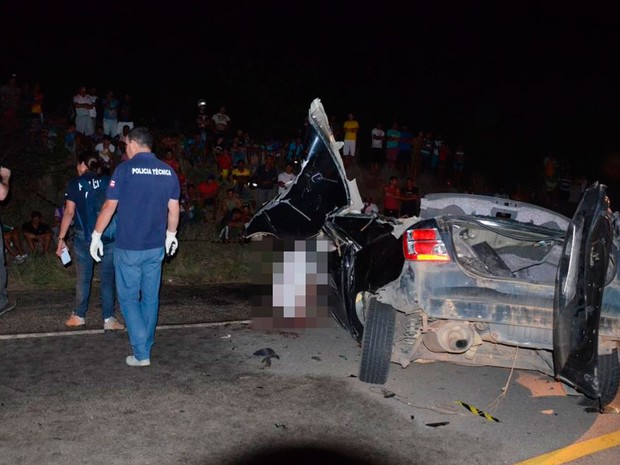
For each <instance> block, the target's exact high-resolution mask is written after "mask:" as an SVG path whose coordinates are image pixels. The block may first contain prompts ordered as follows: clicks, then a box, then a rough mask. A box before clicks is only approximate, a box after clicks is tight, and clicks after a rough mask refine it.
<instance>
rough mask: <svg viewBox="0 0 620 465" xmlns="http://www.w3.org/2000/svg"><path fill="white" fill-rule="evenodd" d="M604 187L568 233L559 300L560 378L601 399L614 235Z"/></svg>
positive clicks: (596, 188) (556, 348) (595, 190)
mask: <svg viewBox="0 0 620 465" xmlns="http://www.w3.org/2000/svg"><path fill="white" fill-rule="evenodd" d="M608 208H609V207H608V203H607V201H606V193H605V188H604V186H602V185H600V184H594V185H593V186H591V187H590V188H589V189H587V191H586V192H585V193H584V196H583V198H582V200H581V203H580V204H579V207H578V208H577V211H576V213H575V216H574V218H573V221H572V222H571V225H570V227H569V228H568V232H567V240H566V241H565V243H564V251H563V254H562V260H561V262H560V266H559V267H558V277H557V289H556V293H555V302H554V328H553V358H554V367H555V375H556V377H557V378H558V379H561V380H562V381H565V382H567V383H569V384H571V385H573V386H575V387H576V388H578V389H579V390H580V391H582V392H584V393H585V394H586V395H588V396H590V397H593V398H597V397H599V396H600V388H599V383H598V377H597V360H598V340H599V337H598V334H599V321H600V313H601V306H602V299H603V292H604V287H603V286H601V285H600V283H601V282H604V281H605V277H606V276H607V266H608V264H609V257H610V252H611V247H612V237H613V232H612V228H611V221H610V219H609V215H608Z"/></svg>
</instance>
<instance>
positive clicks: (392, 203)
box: [383, 176, 400, 217]
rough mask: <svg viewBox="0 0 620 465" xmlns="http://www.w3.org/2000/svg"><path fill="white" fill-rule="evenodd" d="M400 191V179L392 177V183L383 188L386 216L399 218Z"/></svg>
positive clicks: (384, 212)
mask: <svg viewBox="0 0 620 465" xmlns="http://www.w3.org/2000/svg"><path fill="white" fill-rule="evenodd" d="M399 199H400V189H399V188H398V178H397V177H396V176H391V177H390V182H389V183H388V185H387V186H385V187H384V188H383V214H384V215H385V216H393V217H398V210H399V203H398V202H399Z"/></svg>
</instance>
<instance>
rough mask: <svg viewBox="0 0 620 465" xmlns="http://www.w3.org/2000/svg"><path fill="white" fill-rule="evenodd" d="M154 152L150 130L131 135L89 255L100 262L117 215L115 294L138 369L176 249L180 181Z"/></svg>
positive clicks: (147, 360)
mask: <svg viewBox="0 0 620 465" xmlns="http://www.w3.org/2000/svg"><path fill="white" fill-rule="evenodd" d="M152 147H153V136H152V134H151V133H150V132H149V131H148V129H146V128H141V127H138V128H134V129H132V130H131V131H130V132H129V134H127V156H128V157H129V160H127V161H125V162H123V163H121V164H120V165H118V167H117V168H116V170H115V171H114V174H113V175H112V179H111V180H110V184H109V185H108V188H107V191H106V201H105V203H104V204H103V207H102V209H101V212H100V213H99V217H98V218H97V223H96V225H95V231H94V232H93V234H92V240H91V244H90V254H91V255H92V257H93V258H94V259H95V260H96V261H100V260H101V258H100V256H101V255H103V245H102V243H101V233H102V232H103V231H104V230H105V228H106V226H107V225H108V223H109V221H110V219H111V218H112V215H113V214H114V212H115V211H117V230H116V251H115V254H114V269H115V272H116V290H117V293H118V301H119V304H120V307H121V311H122V312H123V316H124V318H125V323H126V325H127V332H128V333H129V342H130V343H131V347H132V349H133V355H130V356H128V357H127V359H126V362H127V365H129V366H140V367H141V366H148V365H150V364H151V347H152V346H153V339H154V337H155V327H156V325H157V316H158V311H159V288H160V283H161V269H162V261H163V258H164V253H166V254H168V255H173V254H174V253H175V252H176V249H177V247H178V241H177V239H176V232H177V226H178V224H179V197H180V188H179V180H178V178H177V175H176V173H175V172H174V170H173V169H172V168H171V167H170V166H169V165H167V164H166V163H164V162H162V161H161V160H159V159H158V158H157V157H156V156H155V154H153V153H152V151H151V150H152Z"/></svg>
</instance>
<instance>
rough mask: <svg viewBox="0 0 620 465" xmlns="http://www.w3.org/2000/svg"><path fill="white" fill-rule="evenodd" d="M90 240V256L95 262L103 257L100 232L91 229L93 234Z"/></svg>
mask: <svg viewBox="0 0 620 465" xmlns="http://www.w3.org/2000/svg"><path fill="white" fill-rule="evenodd" d="M91 237H92V239H91V240H90V256H91V257H93V260H95V261H96V262H100V261H101V257H103V243H102V242H101V233H100V232H97V231H93V235H92V236H91Z"/></svg>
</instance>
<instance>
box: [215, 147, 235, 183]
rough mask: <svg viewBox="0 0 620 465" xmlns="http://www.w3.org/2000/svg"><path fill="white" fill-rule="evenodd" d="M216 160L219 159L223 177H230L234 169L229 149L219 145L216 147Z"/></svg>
mask: <svg viewBox="0 0 620 465" xmlns="http://www.w3.org/2000/svg"><path fill="white" fill-rule="evenodd" d="M214 150H215V160H216V161H217V168H218V170H219V171H220V176H222V179H228V177H229V176H230V174H231V171H232V157H231V156H230V153H229V152H228V150H226V149H224V148H222V147H220V146H217V147H215V149H214Z"/></svg>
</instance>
